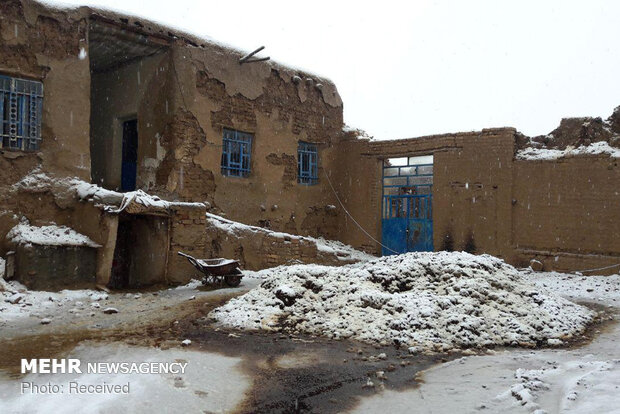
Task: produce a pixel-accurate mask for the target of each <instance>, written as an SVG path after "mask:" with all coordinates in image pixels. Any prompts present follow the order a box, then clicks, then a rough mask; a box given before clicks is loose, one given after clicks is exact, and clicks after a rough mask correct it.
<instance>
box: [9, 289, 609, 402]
mask: <svg viewBox="0 0 620 414" xmlns="http://www.w3.org/2000/svg"><path fill="white" fill-rule="evenodd" d="M233 296H236V294H233V295H231V294H222V295H217V296H213V297H209V298H205V299H204V300H202V301H199V300H196V301H192V302H189V303H187V302H186V303H184V304H183V305H182V307H181V306H180V307H179V308H178V309H177V308H174V307H171V308H167V309H166V313H167V314H168V317H167V318H162V319H160V320H158V321H157V322H153V323H149V324H145V323H142V324H141V325H120V326H118V327H116V328H115V329H106V330H99V331H92V330H68V329H65V331H64V332H62V331H59V332H56V333H51V334H46V335H39V336H27V337H20V338H14V339H11V340H1V339H0V349H2V350H3V352H2V353H0V369H1V370H3V371H5V372H7V371H8V372H9V374H10V375H11V376H12V377H19V376H20V374H19V371H18V370H19V361H20V359H21V358H36V357H45V358H59V357H63V356H65V355H67V354H68V353H69V352H71V350H72V349H74V347H75V346H76V345H77V344H78V343H80V342H82V341H87V340H94V341H103V342H108V343H112V342H123V343H126V344H132V345H141V346H155V347H160V348H163V349H165V348H169V347H176V346H178V345H179V340H180V339H191V341H192V344H191V347H190V349H191V350H194V351H196V350H198V351H205V352H213V353H218V354H221V355H225V356H230V357H238V358H240V359H242V361H243V362H242V365H241V369H242V370H243V371H244V372H245V373H246V374H247V375H248V376H250V377H251V378H252V380H253V387H252V389H251V390H250V391H249V392H247V394H246V395H245V398H244V400H243V402H242V404H241V405H239V406H238V407H237V408H238V409H237V412H239V413H267V412H269V413H336V412H343V411H346V410H348V409H350V408H353V407H355V406H356V404H357V403H358V401H359V399H360V398H361V397H365V396H370V395H372V394H374V393H377V392H380V391H381V390H382V389H386V390H404V389H407V388H412V387H415V386H417V385H419V384H420V382H421V379H420V378H421V376H420V375H419V374H420V371H423V370H425V369H428V368H430V367H431V366H432V365H435V364H437V363H441V362H446V361H448V360H452V359H455V358H459V357H461V356H462V355H460V354H450V355H432V356H427V355H415V356H413V355H409V353H408V352H407V350H406V349H396V348H394V347H383V348H378V347H374V346H372V345H368V344H364V343H359V342H355V341H334V340H328V339H324V338H315V337H309V336H299V335H296V336H292V335H284V334H280V333H266V332H240V331H232V330H221V329H218V328H215V327H214V326H213V325H211V323H210V322H209V320H208V319H206V317H205V316H206V315H207V314H208V313H209V312H210V311H211V310H212V309H214V308H215V307H217V306H220V305H221V304H223V303H224V302H226V301H227V300H229V299H230V298H231V297H233ZM587 305H588V306H590V307H591V308H593V309H595V310H597V311H599V312H600V315H601V316H600V317H599V318H598V320H597V322H596V323H595V324H593V325H592V326H591V327H590V328H589V329H588V330H587V331H586V332H585V334H584V336H583V337H581V338H579V339H578V340H574V341H571V342H567V343H566V344H565V345H566V346H565V347H564V348H566V347H569V348H573V347H575V348H576V347H580V346H583V345H585V344H587V343H589V342H590V341H592V340H593V338H595V337H596V336H597V335H599V334H600V333H601V332H605V331H607V330H608V329H609V328H610V327H611V326H613V324H615V323H617V316H618V315H617V312H618V311H617V309H609V308H603V307H600V306H597V305H593V304H587ZM149 322H150V321H149ZM507 349H515V348H507ZM498 350H500V348H498ZM481 353H483V351H481ZM217 380H218V379H217V378H205V381H217ZM369 382H370V383H372V384H370V383H369Z"/></svg>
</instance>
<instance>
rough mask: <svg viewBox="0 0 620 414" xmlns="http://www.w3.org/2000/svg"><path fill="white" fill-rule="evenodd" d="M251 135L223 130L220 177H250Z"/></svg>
mask: <svg viewBox="0 0 620 414" xmlns="http://www.w3.org/2000/svg"><path fill="white" fill-rule="evenodd" d="M252 138H253V135H252V134H248V133H247V132H241V131H235V130H232V129H224V137H223V144H222V175H227V176H231V177H247V176H249V175H250V159H251V154H252Z"/></svg>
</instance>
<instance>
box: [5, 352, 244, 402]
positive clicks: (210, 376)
mask: <svg viewBox="0 0 620 414" xmlns="http://www.w3.org/2000/svg"><path fill="white" fill-rule="evenodd" d="M67 358H77V359H79V360H80V361H81V362H82V365H83V366H85V365H86V364H87V363H88V362H97V363H106V362H115V363H118V362H139V363H149V362H154V363H171V362H187V366H186V369H185V373H183V374H171V373H169V374H139V373H132V374H122V373H117V374H108V373H105V374H103V373H87V372H83V373H82V374H53V375H50V374H28V375H26V376H24V377H23V378H20V380H19V381H14V380H11V379H9V378H7V377H6V376H2V375H0V413H6V414H9V413H19V414H28V413H33V414H34V413H77V412H80V413H93V414H99V413H120V412H123V413H157V412H164V411H162V410H165V412H166V413H199V412H210V413H226V412H231V411H233V410H234V409H235V407H236V406H237V405H238V404H239V403H240V402H241V401H242V400H243V399H244V398H245V393H246V391H247V390H249V389H250V387H251V385H252V379H251V378H250V377H248V376H247V375H246V374H244V373H243V372H242V371H241V369H240V368H239V363H240V362H241V359H240V358H233V357H227V356H223V355H219V354H215V353H209V352H200V351H195V350H188V349H180V348H172V349H167V350H162V349H157V348H150V347H136V346H128V345H124V344H98V343H89V342H83V343H81V344H80V345H78V346H77V347H76V348H75V349H74V350H73V351H71V353H70V354H69V355H68V356H67ZM83 371H85V370H83ZM23 382H26V383H28V382H31V383H33V384H35V385H47V384H51V385H62V386H64V389H63V391H64V393H63V394H41V393H39V394H35V393H31V392H28V391H27V392H25V393H21V392H20V387H21V383H23ZM70 382H74V383H77V384H79V385H99V384H104V383H105V384H108V385H117V384H118V385H125V384H129V393H128V394H113V393H105V394H97V393H92V392H90V393H84V394H69V392H70V388H69V383H70Z"/></svg>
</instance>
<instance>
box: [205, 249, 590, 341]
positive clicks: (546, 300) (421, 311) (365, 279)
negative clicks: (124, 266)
mask: <svg viewBox="0 0 620 414" xmlns="http://www.w3.org/2000/svg"><path fill="white" fill-rule="evenodd" d="M211 316H212V317H213V318H214V319H215V320H216V321H218V322H219V323H220V324H221V325H223V326H227V327H232V328H241V329H261V328H262V329H273V330H285V331H288V332H293V333H298V332H299V333H307V334H311V335H323V336H328V337H330V338H335V339H338V338H352V339H357V340H361V341H364V342H369V343H378V344H382V345H387V344H392V343H393V344H399V345H401V344H402V345H406V346H409V347H411V348H410V351H411V352H416V351H422V350H425V351H447V350H450V349H453V348H461V347H484V346H493V345H528V346H533V345H536V344H546V343H547V340H548V339H567V338H570V337H572V336H573V335H576V334H579V333H581V332H582V331H583V330H584V329H585V327H586V325H587V324H588V323H589V322H590V321H591V320H592V318H593V317H594V312H592V311H590V310H589V309H587V308H585V307H582V306H580V305H576V304H574V303H572V302H570V301H568V300H566V299H563V298H561V297H559V296H556V295H555V294H552V293H550V292H548V291H546V290H544V289H540V288H535V287H534V286H533V285H531V284H529V283H527V282H526V281H525V280H524V279H523V278H522V276H521V274H520V273H519V271H517V270H516V269H515V268H514V267H512V266H510V265H507V264H506V263H504V262H503V261H502V260H500V259H497V258H494V257H492V256H488V255H482V256H474V255H471V254H468V253H448V252H439V253H409V254H404V255H399V256H389V257H383V258H380V259H375V260H372V261H370V262H366V263H358V264H354V265H348V266H343V267H329V266H317V265H296V266H290V267H279V268H274V269H273V273H272V274H271V275H270V276H269V277H268V278H267V279H265V280H264V281H263V282H262V284H261V285H260V286H259V287H258V288H256V289H254V290H252V291H250V292H249V293H247V294H245V295H243V296H241V297H238V298H235V299H233V300H231V301H229V302H228V303H227V304H225V305H224V306H222V307H220V308H217V309H216V310H214V311H213V312H212V313H211Z"/></svg>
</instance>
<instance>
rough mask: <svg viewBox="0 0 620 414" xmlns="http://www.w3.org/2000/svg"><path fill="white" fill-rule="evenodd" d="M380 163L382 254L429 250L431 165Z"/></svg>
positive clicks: (409, 159)
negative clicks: (381, 184)
mask: <svg viewBox="0 0 620 414" xmlns="http://www.w3.org/2000/svg"><path fill="white" fill-rule="evenodd" d="M415 158H416V157H410V158H408V159H407V162H406V164H404V165H390V163H389V161H387V160H386V161H384V163H383V202H382V206H381V210H382V213H381V215H382V221H381V222H382V244H383V245H384V247H383V255H390V254H399V253H406V252H421V251H432V250H433V164H416V163H415V162H416V161H415Z"/></svg>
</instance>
